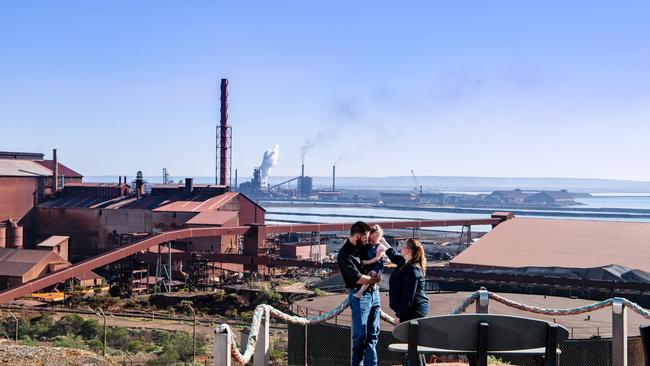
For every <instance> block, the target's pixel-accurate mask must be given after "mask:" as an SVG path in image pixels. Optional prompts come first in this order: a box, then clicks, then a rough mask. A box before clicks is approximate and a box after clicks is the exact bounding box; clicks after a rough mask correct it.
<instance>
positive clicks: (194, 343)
mask: <svg viewBox="0 0 650 366" xmlns="http://www.w3.org/2000/svg"><path fill="white" fill-rule="evenodd" d="M187 307H188V308H189V309H190V311H191V312H192V315H193V317H194V321H193V324H192V361H193V362H194V363H196V311H194V309H193V308H192V305H191V304H187Z"/></svg>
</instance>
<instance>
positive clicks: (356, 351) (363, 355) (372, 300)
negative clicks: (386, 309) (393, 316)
mask: <svg viewBox="0 0 650 366" xmlns="http://www.w3.org/2000/svg"><path fill="white" fill-rule="evenodd" d="M355 293H356V290H350V293H349V294H348V301H349V302H350V310H352V366H377V350H376V347H377V339H378V338H379V320H380V317H381V305H380V303H379V290H378V289H375V290H374V291H366V292H365V293H364V294H363V296H362V297H361V298H360V299H357V298H356V297H355V296H354V294H355Z"/></svg>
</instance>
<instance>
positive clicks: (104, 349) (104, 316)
mask: <svg viewBox="0 0 650 366" xmlns="http://www.w3.org/2000/svg"><path fill="white" fill-rule="evenodd" d="M98 310H99V313H100V314H102V317H103V318H104V342H103V343H102V356H104V357H106V314H104V310H102V308H98Z"/></svg>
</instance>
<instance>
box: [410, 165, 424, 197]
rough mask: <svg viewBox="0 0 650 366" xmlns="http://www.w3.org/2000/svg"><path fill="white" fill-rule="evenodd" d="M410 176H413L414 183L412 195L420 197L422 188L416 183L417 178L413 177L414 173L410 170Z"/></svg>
mask: <svg viewBox="0 0 650 366" xmlns="http://www.w3.org/2000/svg"><path fill="white" fill-rule="evenodd" d="M411 175H412V176H413V182H415V187H414V188H413V193H415V194H418V192H419V193H420V195H421V194H422V186H421V185H420V184H419V183H418V178H417V177H416V176H415V172H414V171H413V169H411Z"/></svg>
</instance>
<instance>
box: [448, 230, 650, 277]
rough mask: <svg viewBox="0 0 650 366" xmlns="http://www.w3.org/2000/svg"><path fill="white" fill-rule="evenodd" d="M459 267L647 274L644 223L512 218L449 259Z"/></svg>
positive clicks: (649, 255) (648, 245) (648, 236)
mask: <svg viewBox="0 0 650 366" xmlns="http://www.w3.org/2000/svg"><path fill="white" fill-rule="evenodd" d="M450 264H451V265H452V266H462V267H472V266H478V267H498V268H499V267H500V268H518V267H562V268H595V267H602V266H607V265H610V264H618V265H621V266H625V267H628V268H630V269H640V270H643V271H646V272H650V223H640V222H622V221H595V220H594V221H587V220H551V219H529V218H518V217H515V218H513V219H511V220H508V221H505V222H503V223H501V224H499V225H498V226H497V227H496V228H494V229H493V230H492V231H490V232H488V233H487V234H485V235H484V236H483V237H482V238H481V239H480V240H479V241H478V242H477V243H475V244H473V245H472V246H471V247H469V248H468V249H466V250H465V251H463V252H462V253H461V254H459V255H458V256H457V257H455V258H454V259H452V260H451V262H450Z"/></svg>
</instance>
